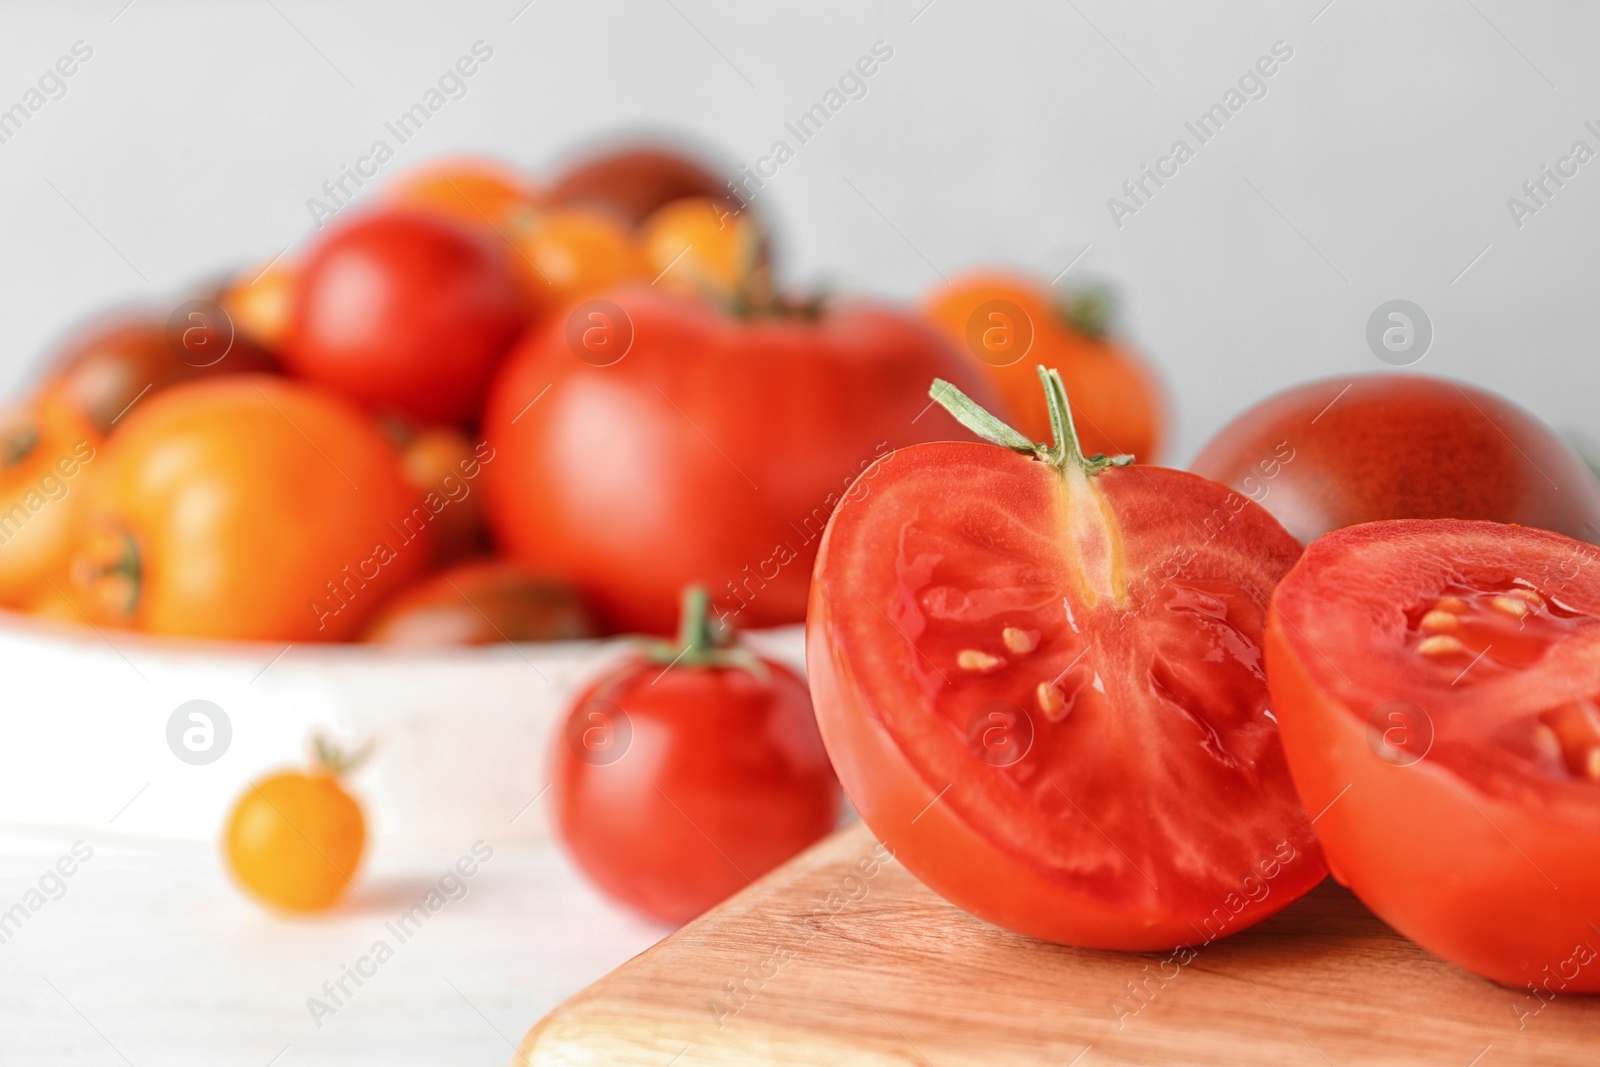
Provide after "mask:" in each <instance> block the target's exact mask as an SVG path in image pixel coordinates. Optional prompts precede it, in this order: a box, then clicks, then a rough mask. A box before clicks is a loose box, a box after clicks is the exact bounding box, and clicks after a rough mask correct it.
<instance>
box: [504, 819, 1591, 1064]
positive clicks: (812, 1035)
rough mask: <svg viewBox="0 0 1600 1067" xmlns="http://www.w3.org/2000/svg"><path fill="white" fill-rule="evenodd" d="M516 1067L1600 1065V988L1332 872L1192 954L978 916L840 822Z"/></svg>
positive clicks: (591, 993) (534, 1042) (577, 1011)
mask: <svg viewBox="0 0 1600 1067" xmlns="http://www.w3.org/2000/svg"><path fill="white" fill-rule="evenodd" d="M515 1062H516V1063H517V1064H526V1065H531V1067H554V1065H558V1064H559V1065H569V1064H573V1065H576V1064H585V1065H588V1064H596V1065H599V1064H603V1065H608V1067H669V1065H670V1067H694V1065H711V1064H716V1065H723V1064H730V1065H731V1064H740V1065H747V1064H782V1065H789V1064H794V1065H799V1064H805V1065H816V1064H827V1065H846V1064H872V1065H878V1064H899V1065H904V1064H925V1065H930V1067H955V1065H965V1064H1005V1065H1010V1064H1018V1065H1022V1064H1053V1065H1057V1067H1064V1065H1076V1067H1095V1065H1100V1064H1118V1063H1127V1064H1179V1063H1184V1064H1219V1065H1220V1064H1228V1065H1230V1067H1231V1065H1235V1064H1254V1063H1263V1064H1285V1065H1300V1064H1305V1065H1308V1067H1327V1065H1329V1064H1337V1065H1343V1064H1357V1063H1359V1064H1401V1063H1405V1064H1440V1065H1448V1067H1496V1065H1501V1064H1532V1063H1537V1064H1549V1065H1565V1064H1573V1065H1577V1064H1584V1065H1589V1067H1593V1065H1595V1064H1600V998H1595V997H1588V998H1586V997H1581V996H1574V995H1555V996H1553V997H1551V998H1550V999H1548V1000H1542V999H1539V998H1536V997H1533V996H1532V995H1531V994H1530V995H1525V994H1524V993H1521V992H1518V991H1515V990H1511V989H1506V988H1503V987H1501V986H1497V985H1494V984H1492V983H1490V982H1487V981H1484V980H1483V979H1480V978H1478V977H1476V976H1474V975H1472V974H1469V973H1467V972H1466V971H1462V970H1459V969H1458V968H1456V967H1453V966H1451V965H1450V964H1448V963H1445V962H1444V961H1443V960H1441V959H1439V958H1438V957H1436V956H1433V955H1431V954H1429V953H1428V952H1425V951H1424V950H1422V949H1420V948H1418V947H1417V946H1416V945H1414V944H1412V943H1411V942H1409V941H1407V940H1405V939H1404V938H1402V937H1401V936H1400V935H1398V934H1396V933H1394V932H1393V931H1392V930H1390V929H1389V928H1388V927H1387V926H1385V925H1384V924H1383V923H1381V922H1379V921H1378V920H1377V919H1376V918H1375V917H1374V916H1373V915H1372V914H1371V913H1370V912H1368V911H1367V910H1366V909H1365V908H1364V907H1362V906H1361V904H1360V903H1359V902H1358V901H1357V900H1356V899H1355V898H1354V897H1352V896H1351V895H1350V894H1349V893H1348V892H1347V891H1345V890H1343V889H1341V888H1339V887H1338V886H1337V885H1334V884H1333V883H1332V882H1331V881H1330V882H1327V883H1325V884H1323V885H1322V886H1321V887H1319V888H1318V889H1317V890H1315V891H1314V892H1312V893H1311V894H1310V895H1309V896H1307V897H1306V898H1305V899H1303V900H1301V901H1299V902H1297V903H1296V904H1294V905H1292V906H1291V907H1289V908H1288V909H1286V910H1285V911H1284V912H1283V913H1281V914H1279V915H1278V916H1275V917H1274V918H1272V919H1270V920H1268V921H1266V922H1264V923H1262V924H1260V925H1259V926H1257V927H1255V928H1253V929H1251V930H1248V931H1246V932H1244V933H1242V934H1239V935H1237V936H1234V937H1229V938H1225V939H1222V940H1219V941H1215V942H1213V943H1211V944H1208V945H1204V946H1201V947H1199V948H1198V949H1196V950H1195V951H1194V953H1193V958H1192V959H1188V961H1187V962H1179V960H1178V959H1176V958H1173V957H1172V956H1171V954H1168V953H1158V954H1132V953H1120V952H1106V951H1098V950H1089V949H1072V948H1063V947H1061V946H1058V945H1050V944H1045V943H1043V942H1039V941H1032V940H1029V939H1027V938H1023V937H1019V936H1017V935H1015V934H1011V933H1009V932H1007V931H1005V930H1002V929H999V928H998V927H994V926H990V925H988V924H986V923H984V922H981V921H979V920H977V919H974V918H972V917H971V916H969V915H967V914H965V913H964V912H962V911H960V910H958V909H956V908H954V907H952V906H951V905H949V904H947V903H945V902H944V901H943V900H941V899H940V898H938V897H937V896H935V895H934V894H933V893H932V892H930V891H929V890H927V889H925V888H923V886H922V885H921V884H920V883H918V882H917V881H916V880H915V879H914V878H912V877H911V876H910V875H909V874H908V873H907V872H906V871H905V869H904V868H902V867H901V866H900V865H899V864H897V863H895V862H894V861H893V859H892V858H888V857H887V853H886V852H885V851H883V850H882V847H881V846H880V845H878V843H877V842H876V840H875V839H874V838H873V837H872V836H871V835H870V833H869V832H868V831H867V830H866V829H865V828H864V827H862V826H855V827H852V828H849V829H846V830H842V831H840V832H839V833H837V834H835V835H834V836H833V837H831V838H829V839H828V840H826V841H824V842H822V843H821V844H820V845H818V846H817V847H815V848H814V849H812V850H811V851H810V852H807V853H806V854H805V855H803V856H801V857H799V858H798V859H796V860H795V861H794V862H792V863H790V864H789V865H788V866H786V867H784V868H782V869H780V870H778V871H775V872H774V873H773V874H771V875H769V876H768V877H766V878H764V879H762V880H761V881H760V882H758V883H756V884H755V885H753V886H751V887H749V888H748V889H746V890H745V891H744V892H742V893H740V894H739V895H737V896H735V897H734V898H733V899H732V900H729V901H728V902H727V903H725V904H723V905H722V906H721V907H719V908H717V909H715V910H713V911H711V912H709V913H708V914H706V915H705V916H703V917H701V918H700V919H697V920H696V921H694V922H692V923H690V924H689V925H687V926H685V927H684V928H683V929H681V930H679V931H678V932H677V933H675V934H673V935H672V936H671V937H669V938H667V939H666V940H665V941H662V942H661V943H660V944H658V945H656V946H655V947H654V948H651V949H649V950H648V951H646V952H645V953H643V954H642V955H640V956H638V957H636V958H635V959H633V960H631V961H630V962H628V963H626V964H624V965H623V966H622V967H619V968H618V969H617V970H615V971H613V972H612V973H611V974H610V975H608V976H606V977H605V978H603V979H601V980H600V981H598V982H596V983H595V984H594V985H591V986H589V987H588V988H587V989H585V990H583V991H582V992H580V993H578V994H577V995H576V996H574V997H572V998H571V999H569V1000H568V1001H566V1002H565V1003H564V1004H562V1005H561V1006H559V1007H558V1008H556V1009H555V1010H554V1011H552V1012H551V1013H550V1014H549V1015H548V1016H546V1017H545V1018H544V1019H543V1020H542V1021H541V1022H540V1023H539V1024H538V1025H537V1026H535V1027H534V1028H533V1030H532V1031H530V1032H529V1033H528V1035H527V1037H526V1038H525V1039H524V1040H523V1043H522V1048H521V1050H520V1052H519V1055H518V1058H517V1059H516V1061H515Z"/></svg>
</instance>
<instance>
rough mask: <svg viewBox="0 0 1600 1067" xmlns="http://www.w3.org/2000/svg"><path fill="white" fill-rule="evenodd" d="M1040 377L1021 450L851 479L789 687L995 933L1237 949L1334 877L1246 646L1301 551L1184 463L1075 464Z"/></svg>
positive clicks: (872, 809) (966, 419)
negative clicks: (1040, 412)
mask: <svg viewBox="0 0 1600 1067" xmlns="http://www.w3.org/2000/svg"><path fill="white" fill-rule="evenodd" d="M1040 376H1041V377H1042V378H1044V379H1045V381H1046V383H1047V386H1046V387H1047V391H1048V396H1049V402H1050V408H1051V419H1052V424H1053V425H1054V426H1055V428H1056V440H1057V442H1058V443H1057V444H1056V445H1054V446H1045V445H1038V444H1034V443H1033V442H1031V441H1028V440H1027V439H1026V438H1023V437H1022V435H1020V434H1018V433H1017V432H1016V431H1014V430H1011V429H1010V428H1009V427H1007V426H1005V425H1004V424H1003V423H1001V422H1000V421H999V420H997V419H995V418H993V417H992V416H989V415H987V413H985V412H983V411H982V409H979V408H977V407H976V405H974V404H972V403H971V402H970V401H968V400H967V399H966V398H965V397H963V396H961V395H960V394H959V393H957V392H956V391H955V390H954V389H953V388H952V387H950V386H948V385H947V384H946V383H942V382H940V383H936V385H935V387H934V396H935V398H936V399H939V400H941V402H943V403H945V405H946V406H947V407H949V408H950V409H951V411H952V412H953V413H954V414H956V417H957V418H958V419H960V420H961V421H962V422H963V423H965V424H966V425H967V426H968V427H969V428H971V429H973V430H975V431H976V432H978V433H979V434H980V435H982V436H984V437H986V438H988V439H989V440H991V441H993V442H994V443H995V444H1000V445H1003V446H1005V447H1001V448H996V447H993V446H992V445H986V444H966V443H940V444H925V445H917V446H913V447H911V448H904V449H901V450H899V451H897V452H894V453H891V454H890V455H888V456H886V457H885V458H883V459H882V460H880V461H878V462H877V463H876V464H874V465H873V466H872V467H870V468H868V469H867V470H866V471H865V472H864V473H863V474H862V475H861V477H860V478H859V479H858V480H857V481H856V483H855V484H854V486H853V487H852V488H851V490H850V491H849V493H848V494H847V495H846V497H845V499H844V501H843V502H842V503H841V504H840V505H839V507H838V509H837V510H836V511H835V512H834V515H833V519H832V521H831V522H830V523H829V525H828V530H827V534H826V536H825V537H824V539H823V544H822V549H821V552H820V555H819V556H818V559H817V567H816V577H815V581H814V583H813V585H812V592H811V610H810V615H809V617H808V625H807V667H808V670H809V675H810V680H811V691H812V695H813V699H814V700H815V702H816V707H817V717H818V721H819V722H820V724H821V727H822V735H823V739H824V741H825V742H826V744H827V747H828V752H829V755H830V756H831V757H832V759H833V763H834V767H835V769H836V770H837V771H838V772H839V777H840V780H841V781H842V782H843V783H844V786H845V789H846V791H847V792H848V793H849V795H850V797H851V799H852V800H853V801H854V802H855V804H856V807H857V808H858V809H859V810H860V812H861V815H862V818H863V819H864V820H865V821H866V822H867V824H868V825H869V826H870V827H871V828H872V829H873V831H874V832H875V833H877V834H878V835H879V836H880V837H881V838H883V840H884V841H885V842H887V843H888V844H889V846H890V847H891V848H893V850H894V852H895V854H896V856H897V857H898V858H899V859H900V860H901V861H902V862H904V863H905V865H906V867H907V868H909V869H910V870H911V871H912V873H914V874H916V875H917V877H919V878H921V879H922V880H923V881H924V882H925V883H927V884H928V885H929V886H930V887H932V888H933V889H934V890H936V891H937V892H939V893H941V894H942V895H944V896H945V897H946V898H947V899H949V900H950V901H952V902H953V903H956V904H958V905H960V906H961V907H963V908H966V909H967V910H968V911H971V912H973V913H974V914H976V915H978V916H980V917H981V918H985V919H988V920H989V921H991V922H995V923H998V924H1000V925H1002V926H1006V927H1009V928H1011V929H1013V930H1016V931H1018V932H1021V933H1024V934H1029V935H1031V936H1035V937H1041V938H1046V939H1048V940H1052V941H1059V942H1064V943H1068V944H1076V945H1085V946H1090V947H1098V948H1117V949H1134V950H1152V949H1166V948H1174V947H1177V946H1180V945H1194V944H1197V943H1199V942H1202V941H1208V940H1211V939H1213V938H1215V937H1219V936H1222V935H1224V934H1231V933H1235V932H1237V931H1239V930H1242V929H1244V928H1245V927H1247V926H1249V925H1251V924H1252V923H1255V922H1257V921H1259V920H1261V919H1263V918H1266V917H1267V916H1268V915H1271V914H1272V913H1274V912H1276V911H1278V910H1279V909H1280V908H1282V907H1283V906H1284V905H1286V904H1288V903H1289V902H1290V901H1292V900H1294V899H1296V898H1297V897H1299V896H1300V895H1302V894H1303V893H1305V892H1306V891H1307V890H1308V889H1310V888H1311V887H1312V886H1313V885H1315V884H1316V883H1317V882H1318V881H1320V880H1321V878H1322V877H1323V875H1324V874H1325V873H1326V869H1325V867H1324V866H1323V863H1322V857H1321V854H1320V852H1319V851H1318V849H1317V845H1316V841H1315V838H1314V836H1313V834H1312V830H1311V826H1310V824H1309V822H1308V820H1307V818H1306V815H1305V813H1304V811H1303V810H1302V809H1301V807H1300V804H1299V802H1298V801H1297V799H1296V797H1295V795H1294V788H1293V785H1292V784H1291V782H1290V779H1289V771H1288V768H1287V767H1286V766H1285V764H1284V759H1283V752H1282V749H1281V747H1280V745H1279V742H1278V731H1277V724H1276V723H1275V721H1274V719H1273V714H1272V710H1271V708H1270V707H1269V705H1268V699H1267V684H1266V678H1265V676H1264V674H1263V665H1262V660H1261V635H1262V630H1263V627H1264V626H1265V623H1266V612H1267V604H1268V600H1269V597H1270V596H1271V593H1272V588H1273V586H1274V585H1275V584H1276V583H1277V581H1278V579H1279V578H1280V577H1281V576H1282V575H1283V574H1284V573H1285V572H1286V571H1288V569H1289V568H1290V566H1291V565H1292V564H1293V563H1294V561H1295V559H1296V558H1297V557H1298V556H1299V553H1300V550H1299V546H1298V545H1297V544H1296V543H1295V541H1294V539H1293V538H1291V537H1290V536H1289V535H1288V534H1287V533H1286V532H1285V531H1284V529H1283V527H1281V526H1279V525H1278V523H1277V522H1276V521H1275V520H1274V519H1273V518H1272V516H1270V515H1268V514H1267V513H1266V511H1264V510H1263V509H1261V508H1260V507H1257V506H1256V505H1255V504H1253V503H1251V502H1250V501H1249V500H1247V499H1245V498H1244V497H1243V496H1240V495H1239V494H1237V493H1233V492H1230V491H1229V490H1227V489H1226V488H1224V487H1222V486H1219V485H1216V484H1214V483H1212V482H1208V481H1206V480H1204V479H1202V478H1199V477H1196V476H1195V475H1192V474H1187V473H1184V472H1182V471H1175V470H1166V469H1163V468H1159V467H1127V466H1122V465H1121V464H1123V463H1126V462H1127V460H1128V457H1118V458H1117V459H1114V460H1113V459H1108V458H1107V457H1105V456H1094V457H1090V458H1087V459H1086V458H1084V457H1083V455H1082V454H1081V452H1080V450H1079V448H1078V443H1077V437H1076V435H1075V434H1074V433H1073V430H1072V424H1071V419H1070V415H1069V414H1068V409H1067V406H1066V404H1067V401H1066V393H1065V390H1064V389H1063V388H1062V386H1061V379H1060V377H1059V376H1058V375H1056V374H1055V373H1054V372H1050V373H1049V374H1048V375H1046V374H1045V372H1044V369H1043V368H1040Z"/></svg>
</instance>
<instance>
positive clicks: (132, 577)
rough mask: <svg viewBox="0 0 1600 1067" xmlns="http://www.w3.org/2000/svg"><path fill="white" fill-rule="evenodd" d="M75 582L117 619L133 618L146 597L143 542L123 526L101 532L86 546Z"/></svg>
mask: <svg viewBox="0 0 1600 1067" xmlns="http://www.w3.org/2000/svg"><path fill="white" fill-rule="evenodd" d="M73 580H74V581H75V582H76V583H77V584H78V585H79V586H80V587H82V588H83V589H85V590H86V591H87V592H88V593H89V595H90V596H91V597H93V598H94V600H95V601H96V602H97V603H98V604H99V605H100V606H101V608H103V609H104V610H105V611H106V612H107V613H108V614H109V615H111V616H112V617H114V618H117V619H123V620H126V619H131V618H133V616H134V614H135V613H136V612H137V611H138V610H139V601H140V599H141V598H142V597H143V595H144V556H143V553H141V552H140V550H139V542H138V540H137V539H136V538H135V537H134V536H133V534H131V533H129V532H128V531H127V530H124V529H122V528H120V527H116V528H113V529H106V530H101V531H98V532H97V533H95V534H94V535H93V536H92V537H91V538H90V539H89V540H88V542H87V543H86V545H85V548H84V552H83V556H82V557H81V558H80V559H79V560H78V561H77V562H76V564H75V566H74V569H73Z"/></svg>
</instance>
